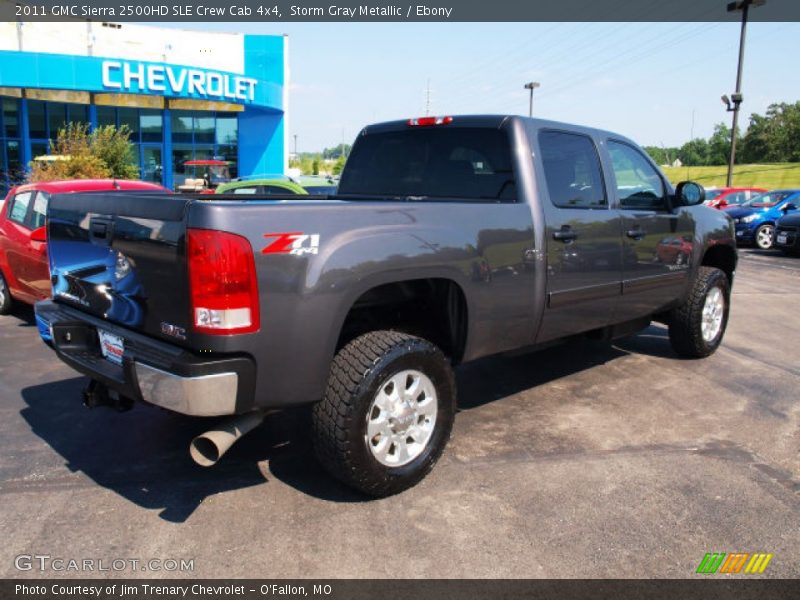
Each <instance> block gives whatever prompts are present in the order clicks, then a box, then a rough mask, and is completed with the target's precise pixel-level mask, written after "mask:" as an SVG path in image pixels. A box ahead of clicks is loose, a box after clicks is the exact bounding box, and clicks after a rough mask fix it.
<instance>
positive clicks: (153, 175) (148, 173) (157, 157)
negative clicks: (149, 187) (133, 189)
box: [142, 145, 164, 184]
mask: <svg viewBox="0 0 800 600" xmlns="http://www.w3.org/2000/svg"><path fill="white" fill-rule="evenodd" d="M163 170H164V169H163V167H162V163H161V146H150V145H145V146H142V179H143V180H144V181H150V182H152V183H159V184H160V183H163V181H164V173H163Z"/></svg>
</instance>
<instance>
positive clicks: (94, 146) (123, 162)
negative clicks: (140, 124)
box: [89, 125, 139, 179]
mask: <svg viewBox="0 0 800 600" xmlns="http://www.w3.org/2000/svg"><path fill="white" fill-rule="evenodd" d="M130 136H131V130H130V129H129V128H128V126H127V125H123V126H122V127H120V128H119V129H117V128H116V127H114V126H113V125H106V126H105V127H98V128H97V129H95V130H94V131H93V132H92V134H91V136H90V138H89V146H90V148H91V152H92V154H94V155H95V156H96V157H97V158H99V159H100V160H102V161H103V162H104V163H105V164H106V167H108V170H109V173H110V176H111V177H114V178H117V179H137V178H138V177H139V165H138V164H137V163H138V161H136V160H134V156H133V146H132V145H131V143H130Z"/></svg>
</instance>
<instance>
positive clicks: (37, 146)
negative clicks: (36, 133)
mask: <svg viewBox="0 0 800 600" xmlns="http://www.w3.org/2000/svg"><path fill="white" fill-rule="evenodd" d="M49 150H50V145H49V144H47V143H46V142H31V158H36V157H37V156H44V155H45V154H49Z"/></svg>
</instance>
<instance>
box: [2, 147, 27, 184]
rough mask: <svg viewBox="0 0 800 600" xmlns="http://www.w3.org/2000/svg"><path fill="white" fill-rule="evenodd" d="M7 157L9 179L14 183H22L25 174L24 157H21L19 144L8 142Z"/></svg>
mask: <svg viewBox="0 0 800 600" xmlns="http://www.w3.org/2000/svg"><path fill="white" fill-rule="evenodd" d="M6 156H7V157H8V164H7V165H6V171H7V173H8V178H9V179H10V180H11V182H12V183H16V182H18V181H22V179H23V177H24V175H25V173H24V172H23V169H22V157H21V156H20V151H19V142H17V141H8V142H6Z"/></svg>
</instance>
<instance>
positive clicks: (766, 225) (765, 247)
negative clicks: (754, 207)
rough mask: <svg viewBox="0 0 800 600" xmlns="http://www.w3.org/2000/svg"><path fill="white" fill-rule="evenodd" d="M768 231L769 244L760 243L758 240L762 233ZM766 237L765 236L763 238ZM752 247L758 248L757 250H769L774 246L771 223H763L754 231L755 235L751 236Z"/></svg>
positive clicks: (773, 232) (773, 227)
mask: <svg viewBox="0 0 800 600" xmlns="http://www.w3.org/2000/svg"><path fill="white" fill-rule="evenodd" d="M767 231H770V232H771V233H770V235H769V236H768V237H769V243H766V242H764V243H761V242H760V241H759V238H760V237H761V234H762V233H766V232H767ZM765 237H767V236H765ZM753 245H754V246H755V247H756V248H758V249H759V250H769V249H770V248H772V246H774V245H775V226H774V225H773V224H772V223H764V224H763V225H761V226H760V227H759V228H758V229H756V233H755V235H754V236H753Z"/></svg>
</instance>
